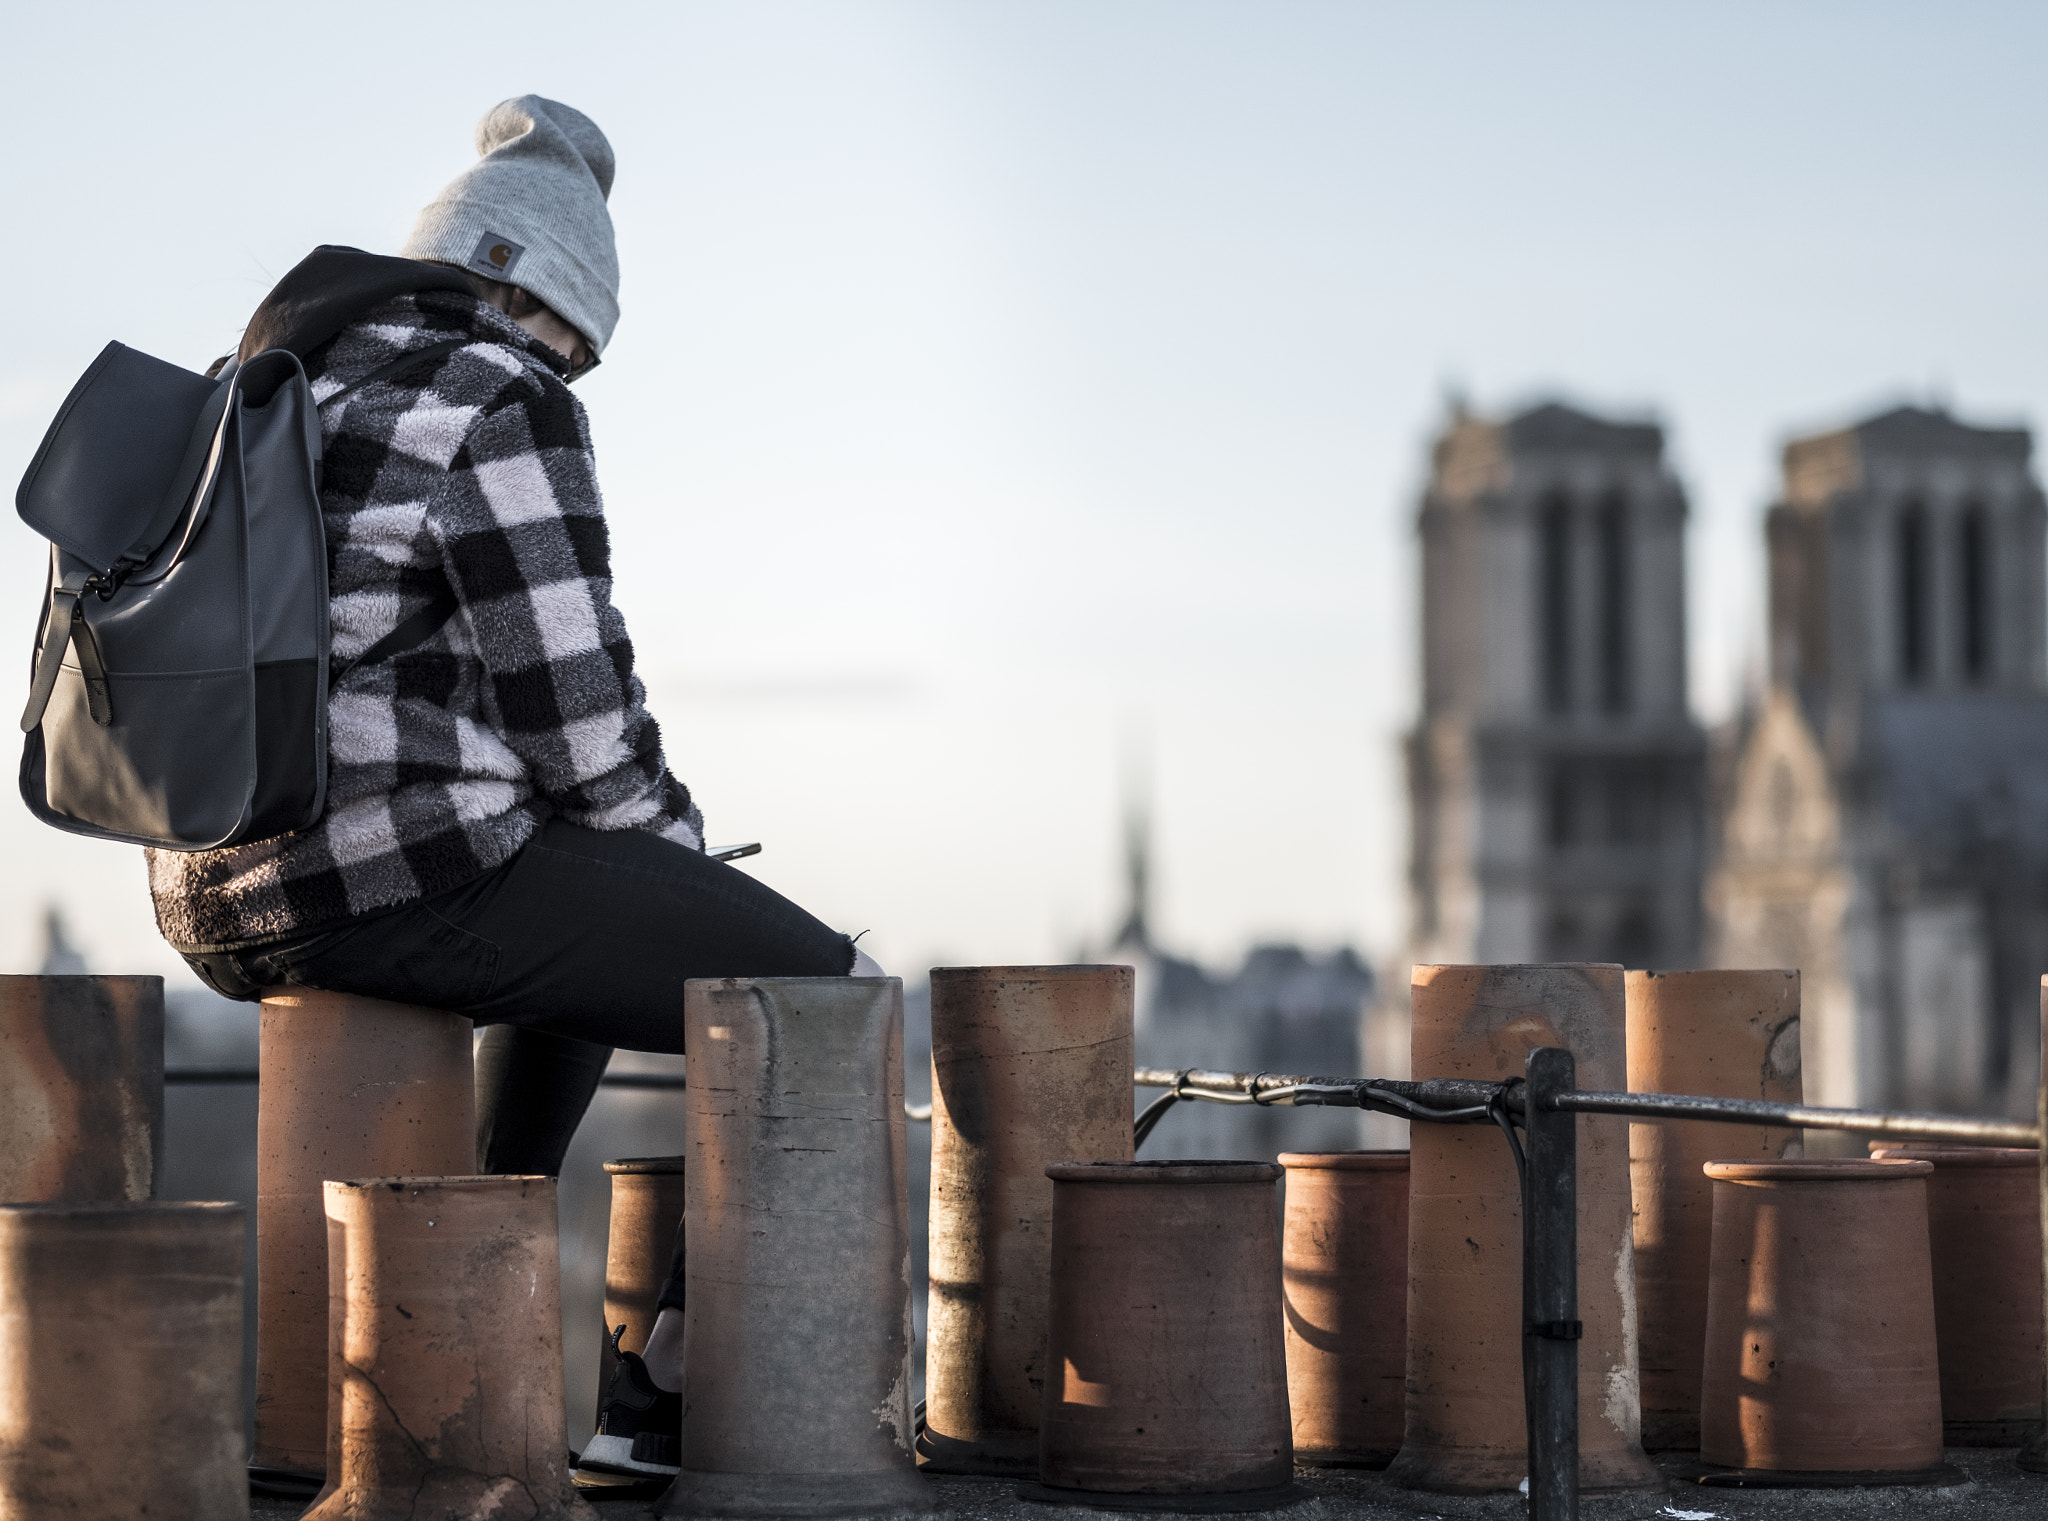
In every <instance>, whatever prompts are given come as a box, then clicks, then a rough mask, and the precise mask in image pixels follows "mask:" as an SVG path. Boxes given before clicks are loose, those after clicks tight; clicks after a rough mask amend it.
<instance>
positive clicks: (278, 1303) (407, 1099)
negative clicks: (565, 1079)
mask: <svg viewBox="0 0 2048 1521" xmlns="http://www.w3.org/2000/svg"><path fill="white" fill-rule="evenodd" d="M259 1041H260V1048H259V1049H260V1058H259V1059H260V1061H261V1064H262V1073H263V1082H262V1085H261V1087H260V1088H259V1090H258V1095H257V1100H256V1106H257V1107H256V1443H255V1461H256V1462H257V1463H258V1464H260V1465H261V1466H263V1467H266V1468H280V1469H285V1470H288V1471H292V1472H297V1473H302V1474H309V1475H312V1476H314V1477H319V1476H321V1475H323V1474H325V1473H326V1471H327V1470H326V1464H327V1217H326V1211H325V1204H324V1201H323V1198H322V1193H321V1190H322V1186H323V1185H324V1184H325V1182H326V1181H327V1180H328V1179H329V1178H376V1177H399V1176H406V1177H458V1176H464V1175H467V1174H470V1173H473V1172H475V1171H476V1079H475V1076H474V1073H473V1071H472V1069H471V1057H470V1050H471V1039H470V1022H469V1021H468V1020H467V1019H465V1018H463V1017H462V1016H461V1015H459V1014H446V1013H443V1012H442V1011H440V1010H439V1009H421V1008H414V1007H412V1006H410V1005H407V1004H398V1003H385V1002H383V1001H381V1000H379V999H375V998H356V997H353V996H351V995H349V994H345V993H319V992H313V991H311V990H309V989H304V988H289V989H280V990H278V991H276V992H273V993H271V994H270V995H269V996H268V997H266V998H265V999H264V1000H263V1016H262V1023H261V1026H260V1035H259Z"/></svg>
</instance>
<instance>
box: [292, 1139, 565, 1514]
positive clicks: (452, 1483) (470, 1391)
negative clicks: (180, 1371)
mask: <svg viewBox="0 0 2048 1521" xmlns="http://www.w3.org/2000/svg"><path fill="white" fill-rule="evenodd" d="M473 1134H474V1132H473V1131H472V1135H473ZM324 1193H325V1199H326V1219H327V1229H328V1243H329V1245H328V1264H329V1267H328V1290H329V1297H328V1327H329V1342H328V1363H327V1366H328V1399H327V1410H328V1431H327V1487H326V1489H324V1490H323V1491H321V1494H320V1497H319V1499H318V1500H317V1501H316V1502H315V1503H314V1505H313V1508H312V1509H311V1510H309V1511H308V1512H307V1513H306V1518H305V1521H417V1518H419V1517H422V1516H479V1517H484V1516H492V1517H495V1516H517V1517H519V1518H521V1521H572V1518H573V1521H596V1512H594V1511H592V1510H591V1509H590V1508H589V1506H587V1505H586V1504H584V1502H583V1501H582V1500H580V1499H578V1498H577V1497H576V1491H575V1485H574V1482H573V1480H572V1479H571V1477H570V1473H569V1442H568V1433H567V1432H566V1431H565V1430H564V1429H563V1425H562V1290H561V1280H560V1269H559V1266H558V1263H559V1253H558V1247H557V1242H556V1225H555V1180H554V1179H553V1178H522V1177H491V1178H485V1177H461V1178H374V1179H369V1180H366V1181H360V1182H329V1183H328V1184H327V1185H326V1187H325V1190H324Z"/></svg>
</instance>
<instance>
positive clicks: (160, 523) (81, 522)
mask: <svg viewBox="0 0 2048 1521" xmlns="http://www.w3.org/2000/svg"><path fill="white" fill-rule="evenodd" d="M232 389H233V382H232V381H231V380H209V379H207V377H206V376H204V375H195V374H193V373H192V372H191V371H190V370H184V369H180V368H179V367H178V366H177V365H174V364H166V363H165V362H164V361H163V360H161V359H152V358H151V357H150V356H149V355H147V354H144V353H141V352H139V351H138V350H135V349H131V348H129V347H128V346H127V345H126V344H121V343H110V344H108V345H107V346H106V347H105V348H104V349H102V350H101V351H100V356H99V358H97V359H95V360H94V361H93V362H92V365H91V367H90V368H88V369H87V370H86V372H85V373H84V374H83V375H81V376H80V377H79V378H78V384H77V385H75V386H73V387H72V388H71V394H70V395H69V396H67V397H65V398H64V405H63V406H62V407H60V408H59V409H58V411H57V416H56V420H55V421H53V422H52V423H51V424H50V430H49V432H48V433H46V434H44V436H43V443H42V447H41V448H39V449H37V450H36V454H35V458H34V459H32V460H31V461H29V467H28V473H27V474H25V475H24V476H23V477H22V479H21V486H20V488H19V489H18V490H17V491H16V492H15V495H14V503H15V510H16V511H17V512H18V513H19V514H20V516H21V520H22V521H23V522H24V523H26V524H28V526H29V527H31V528H33V529H34V530H35V531H36V532H37V533H39V534H41V535H42V536H43V537H44V538H46V539H48V540H49V541H50V542H51V543H52V544H55V545H56V546H57V547H58V548H59V549H61V550H63V551H64V552H65V553H67V554H69V555H73V556H75V557H76V558H78V559H80V560H83V561H84V562H85V563H86V564H87V565H89V566H91V567H92V568H93V570H94V571H95V572H96V573H98V574H99V575H100V576H102V577H118V576H119V574H120V568H121V567H122V566H123V565H127V566H135V565H140V564H142V563H143V562H144V561H146V560H148V559H149V557H150V555H151V554H152V553H154V552H155V550H156V549H157V547H158V546H159V545H161V544H162V542H163V541H164V539H165V538H167V537H168V536H169V535H170V532H171V530H172V528H173V527H175V526H176V525H177V522H178V519H179V518H180V517H181V516H182V515H183V513H184V510H185V507H186V505H187V504H188V503H189V501H190V499H191V495H192V489H193V487H194V486H196V485H197V484H198V482H199V477H200V474H201V472H202V471H203V470H204V468H205V465H206V461H207V457H208V455H209V453H211V451H212V450H213V449H214V448H216V447H218V433H219V429H220V424H221V421H222V419H223V417H224V415H225V412H226V408H227V400H228V394H229V392H230V391H231V390H232Z"/></svg>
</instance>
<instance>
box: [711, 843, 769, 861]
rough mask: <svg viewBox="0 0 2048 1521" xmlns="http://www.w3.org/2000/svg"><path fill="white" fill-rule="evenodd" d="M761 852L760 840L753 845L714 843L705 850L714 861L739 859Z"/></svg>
mask: <svg viewBox="0 0 2048 1521" xmlns="http://www.w3.org/2000/svg"><path fill="white" fill-rule="evenodd" d="M760 853H761V842H760V841H759V840H756V841H755V842H754V843H753V844H751V845H712V846H708V847H706V849H705V851H704V854H706V855H707V856H709V857H711V859H712V860H714V861H737V860H738V859H739V858H740V857H741V856H757V855H759V854H760Z"/></svg>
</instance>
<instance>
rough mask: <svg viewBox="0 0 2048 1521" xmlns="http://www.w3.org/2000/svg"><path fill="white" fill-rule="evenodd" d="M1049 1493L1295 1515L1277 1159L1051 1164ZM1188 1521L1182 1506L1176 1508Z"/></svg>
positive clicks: (1039, 1493) (1114, 1503)
mask: <svg viewBox="0 0 2048 1521" xmlns="http://www.w3.org/2000/svg"><path fill="white" fill-rule="evenodd" d="M1045 1171H1046V1175H1047V1176H1048V1177H1050V1178H1051V1179H1052V1180H1053V1227H1052V1232H1053V1234H1052V1324H1051V1336H1050V1339H1049V1341H1048V1344H1047V1365H1048V1368H1049V1370H1050V1373H1051V1376H1050V1377H1049V1378H1048V1379H1047V1380H1046V1385H1045V1402H1044V1412H1043V1415H1042V1416H1041V1418H1040V1422H1039V1433H1038V1435H1039V1446H1038V1454H1039V1472H1040V1477H1041V1479H1042V1483H1041V1484H1039V1485H1035V1486H1034V1485H1026V1486H1025V1490H1024V1492H1025V1494H1026V1495H1027V1497H1029V1498H1033V1499H1040V1500H1052V1501H1058V1502H1063V1503H1082V1504H1091V1505H1096V1506H1098V1507H1101V1506H1105V1505H1106V1506H1109V1507H1111V1508H1123V1507H1128V1508H1131V1509H1155V1510H1156V1509H1166V1508H1169V1507H1168V1506H1167V1505H1165V1504H1163V1503H1161V1501H1160V1497H1161V1496H1172V1497H1174V1498H1175V1500H1176V1501H1178V1502H1180V1503H1181V1504H1185V1505H1186V1506H1188V1507H1190V1508H1194V1509H1200V1508H1203V1507H1202V1504H1201V1502H1202V1501H1203V1500H1204V1499H1205V1498H1206V1499H1207V1501H1208V1502H1209V1503H1210V1504H1212V1505H1213V1504H1214V1503H1215V1502H1217V1501H1218V1500H1221V1499H1223V1498H1224V1497H1228V1502H1229V1508H1230V1509H1233V1510H1237V1509H1246V1510H1250V1509H1261V1508H1265V1507H1266V1506H1268V1505H1270V1506H1276V1507H1277V1506H1280V1505H1287V1504H1291V1503H1293V1502H1294V1501H1295V1500H1296V1499H1298V1498H1300V1497H1301V1493H1302V1492H1301V1491H1300V1490H1299V1489H1297V1488H1295V1487H1294V1485H1293V1483H1292V1479H1293V1472H1294V1443H1293V1438H1292V1436H1291V1435H1290V1431H1289V1426H1290V1422H1289V1417H1288V1410H1287V1359H1286V1352H1285V1350H1284V1348H1283V1346H1282V1340H1281V1338H1282V1332H1281V1325H1282V1316H1281V1304H1280V1239H1279V1219H1278V1215H1279V1212H1278V1210H1277V1209H1276V1208H1275V1207H1274V1206H1275V1204H1276V1203H1277V1201H1276V1200H1275V1199H1274V1197H1273V1184H1274V1183H1275V1182H1276V1181H1277V1180H1278V1179H1279V1177H1280V1175H1281V1170H1280V1169H1279V1168H1278V1167H1276V1166H1274V1165H1273V1164H1272V1163H1271V1162H1056V1163H1054V1164H1053V1165H1052V1166H1050V1167H1048V1168H1046V1170H1045ZM1172 1508H1178V1506H1175V1507H1172Z"/></svg>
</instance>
